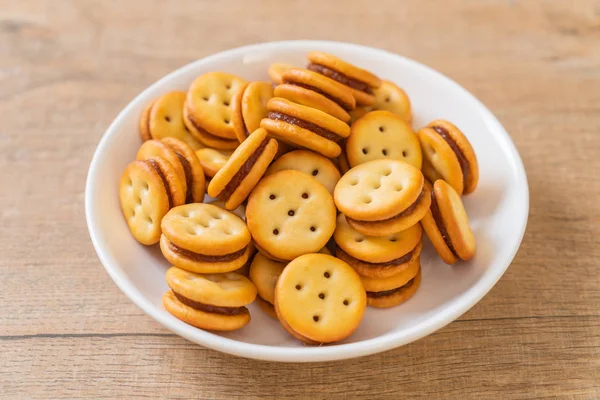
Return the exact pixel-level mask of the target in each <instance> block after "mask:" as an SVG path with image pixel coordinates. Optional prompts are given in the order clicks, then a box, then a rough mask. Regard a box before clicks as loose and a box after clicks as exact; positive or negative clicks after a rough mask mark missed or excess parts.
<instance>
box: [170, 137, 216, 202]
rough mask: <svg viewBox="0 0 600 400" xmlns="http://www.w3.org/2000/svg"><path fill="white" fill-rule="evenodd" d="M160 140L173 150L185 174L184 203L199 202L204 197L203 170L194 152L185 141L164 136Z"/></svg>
mask: <svg viewBox="0 0 600 400" xmlns="http://www.w3.org/2000/svg"><path fill="white" fill-rule="evenodd" d="M162 142H163V143H164V144H166V145H167V146H169V147H170V148H171V150H173V151H174V152H175V154H176V155H177V157H178V158H179V161H180V162H181V165H182V166H183V171H184V175H185V186H186V194H185V202H186V203H201V202H202V200H203V199H204V193H205V190H204V181H205V178H204V170H203V169H202V165H201V164H200V161H199V160H198V157H197V156H196V153H195V152H194V150H192V148H191V147H190V146H188V145H187V144H186V143H185V142H183V141H181V140H179V139H175V138H174V137H166V138H164V139H162Z"/></svg>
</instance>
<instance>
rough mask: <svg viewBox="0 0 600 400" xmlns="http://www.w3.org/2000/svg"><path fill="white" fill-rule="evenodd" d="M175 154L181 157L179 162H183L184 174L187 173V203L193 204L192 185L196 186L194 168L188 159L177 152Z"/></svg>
mask: <svg viewBox="0 0 600 400" xmlns="http://www.w3.org/2000/svg"><path fill="white" fill-rule="evenodd" d="M175 154H177V157H179V161H181V165H182V166H183V172H184V173H185V183H186V187H187V191H186V192H185V203H186V204H187V203H192V201H193V200H194V199H193V198H192V196H193V191H192V185H193V184H194V182H193V181H192V166H191V165H190V162H189V161H188V160H187V158H185V157H184V156H182V155H181V154H179V153H177V152H175Z"/></svg>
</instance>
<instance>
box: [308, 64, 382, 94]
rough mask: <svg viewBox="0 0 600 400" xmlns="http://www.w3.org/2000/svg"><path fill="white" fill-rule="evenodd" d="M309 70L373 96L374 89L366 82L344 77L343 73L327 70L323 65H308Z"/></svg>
mask: <svg viewBox="0 0 600 400" xmlns="http://www.w3.org/2000/svg"><path fill="white" fill-rule="evenodd" d="M306 68H307V69H309V70H311V71H314V72H318V73H319V74H321V75H325V76H326V77H328V78H331V79H333V80H334V81H337V82H339V83H341V84H343V85H346V86H350V87H351V88H352V89H356V90H360V91H361V92H365V93H367V94H373V89H371V87H370V86H369V85H368V84H366V83H365V82H362V81H359V80H358V79H354V78H350V77H349V76H348V75H344V74H342V73H341V72H338V71H335V70H333V69H331V68H327V67H326V66H324V65H321V64H312V63H311V64H308V66H307V67H306Z"/></svg>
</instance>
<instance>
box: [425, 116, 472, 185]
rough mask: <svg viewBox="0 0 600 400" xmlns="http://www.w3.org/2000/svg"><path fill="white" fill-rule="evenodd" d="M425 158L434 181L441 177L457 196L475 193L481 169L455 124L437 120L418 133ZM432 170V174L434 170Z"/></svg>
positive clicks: (469, 144)
mask: <svg viewBox="0 0 600 400" xmlns="http://www.w3.org/2000/svg"><path fill="white" fill-rule="evenodd" d="M417 135H418V137H419V141H420V142H421V148H422V149H423V158H425V159H426V160H427V169H426V170H424V172H427V173H428V175H426V176H427V178H428V179H429V180H430V181H431V182H435V181H436V180H437V179H439V178H440V177H441V178H442V179H444V180H445V181H446V182H448V183H449V184H450V185H451V186H452V187H453V188H454V189H455V190H456V192H457V193H458V194H468V193H471V192H473V191H474V190H475V188H476V187H477V182H478V181H479V166H478V164H477V157H476V156H475V152H474V151H473V147H471V143H470V142H469V140H468V139H467V138H466V137H465V135H464V134H463V133H462V132H461V131H460V129H458V128H457V127H456V126H454V125H453V124H452V123H450V122H448V121H445V120H442V119H438V120H436V121H433V122H431V123H429V124H428V125H427V126H426V127H425V128H422V129H421V130H419V132H418V133H417ZM431 170H433V172H432V171H431Z"/></svg>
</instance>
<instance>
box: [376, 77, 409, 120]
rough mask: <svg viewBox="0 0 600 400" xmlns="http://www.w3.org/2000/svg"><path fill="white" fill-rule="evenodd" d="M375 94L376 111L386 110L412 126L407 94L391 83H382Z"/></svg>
mask: <svg viewBox="0 0 600 400" xmlns="http://www.w3.org/2000/svg"><path fill="white" fill-rule="evenodd" d="M373 93H374V94H375V104H373V106H372V107H373V109H374V110H386V111H390V112H393V113H394V114H397V115H399V116H401V117H402V119H404V120H405V121H406V122H407V123H408V124H409V125H410V124H412V112H411V106H410V99H409V98H408V96H407V94H406V92H405V91H404V90H403V89H402V88H400V87H398V86H397V85H396V84H394V83H393V82H391V81H381V86H380V87H379V88H377V89H375V90H374V91H373Z"/></svg>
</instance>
